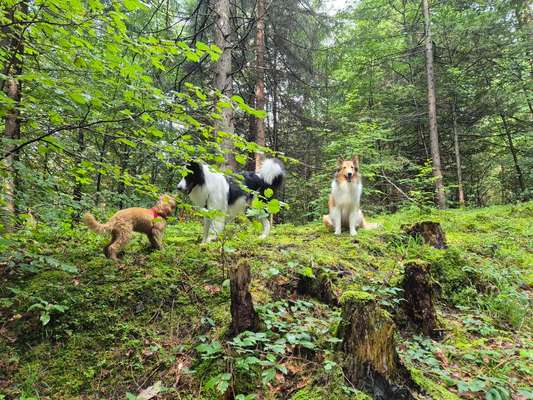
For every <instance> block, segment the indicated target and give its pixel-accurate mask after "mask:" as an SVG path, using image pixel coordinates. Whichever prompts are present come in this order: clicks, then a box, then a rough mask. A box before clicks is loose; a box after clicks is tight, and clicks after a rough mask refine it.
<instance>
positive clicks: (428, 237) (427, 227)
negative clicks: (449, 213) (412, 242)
mask: <svg viewBox="0 0 533 400" xmlns="http://www.w3.org/2000/svg"><path fill="white" fill-rule="evenodd" d="M402 229H403V230H404V231H405V233H406V234H408V235H409V236H412V237H420V238H422V240H423V241H424V243H427V244H429V245H430V246H433V247H435V248H436V249H446V248H448V245H447V244H446V235H445V234H444V231H443V230H442V228H441V226H440V224H439V223H438V222H433V221H422V222H417V223H416V224H413V225H411V226H408V225H402Z"/></svg>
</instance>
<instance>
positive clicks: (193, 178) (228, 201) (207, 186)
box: [178, 158, 285, 243]
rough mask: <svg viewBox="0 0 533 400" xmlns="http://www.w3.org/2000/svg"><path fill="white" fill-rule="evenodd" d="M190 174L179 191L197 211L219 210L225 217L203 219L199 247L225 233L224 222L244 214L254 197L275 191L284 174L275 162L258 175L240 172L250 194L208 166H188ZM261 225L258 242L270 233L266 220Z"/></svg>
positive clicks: (262, 220)
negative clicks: (205, 209) (270, 190)
mask: <svg viewBox="0 0 533 400" xmlns="http://www.w3.org/2000/svg"><path fill="white" fill-rule="evenodd" d="M187 169H188V170H189V171H190V172H189V174H187V175H186V176H184V177H183V178H182V180H181V181H180V183H178V189H179V190H180V191H182V192H185V193H187V195H188V196H189V198H190V199H191V201H192V203H193V204H194V205H195V206H196V207H201V208H207V209H208V210H218V211H220V212H222V213H223V214H224V215H220V216H215V217H213V218H212V219H211V218H207V217H205V218H204V232H203V238H202V243H207V242H210V241H211V240H213V239H216V237H217V235H219V234H220V233H221V232H222V230H223V229H224V225H225V222H226V218H227V219H228V220H232V219H233V218H235V217H236V216H237V215H239V214H241V213H244V211H245V210H246V208H247V206H248V205H249V203H250V200H251V199H252V198H253V196H254V194H260V195H263V194H264V192H265V190H266V189H269V188H270V189H272V190H274V191H275V190H276V189H277V188H279V187H280V186H281V184H282V182H283V178H284V176H285V171H284V168H283V164H282V163H281V161H279V160H278V159H274V158H270V159H266V160H265V161H264V162H263V164H262V165H261V168H260V169H259V171H258V172H250V171H247V172H242V173H241V175H242V176H243V177H244V180H243V184H244V185H245V186H246V187H247V188H248V189H249V190H250V192H248V191H246V190H244V189H243V188H242V187H241V186H240V185H239V183H238V182H235V181H234V180H233V179H232V178H229V177H226V176H224V175H223V174H221V173H219V172H214V171H212V170H211V169H210V168H209V167H208V166H207V165H205V164H200V163H197V162H190V163H189V164H187ZM260 221H261V223H262V224H263V232H262V234H261V239H264V238H266V237H267V236H268V234H269V233H270V221H269V219H268V216H265V217H260Z"/></svg>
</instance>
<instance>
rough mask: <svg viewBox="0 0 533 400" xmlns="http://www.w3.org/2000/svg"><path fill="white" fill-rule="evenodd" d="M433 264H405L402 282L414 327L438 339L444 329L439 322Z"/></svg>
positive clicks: (405, 306) (407, 313)
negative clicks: (432, 276)
mask: <svg viewBox="0 0 533 400" xmlns="http://www.w3.org/2000/svg"><path fill="white" fill-rule="evenodd" d="M430 268H431V265H430V264H427V263H423V262H417V261H413V262H411V263H409V264H407V265H406V266H405V273H404V278H403V282H402V287H403V291H404V299H405V303H404V309H405V314H406V315H407V317H408V318H409V321H410V322H411V324H412V325H413V326H414V328H415V329H416V330H417V331H418V332H421V333H423V334H424V335H426V336H430V337H432V338H435V339H438V338H440V337H441V336H442V331H441V330H440V329H439V326H438V323H437V316H436V313H435V306H434V299H433V297H434V291H433V284H432V282H431V274H430Z"/></svg>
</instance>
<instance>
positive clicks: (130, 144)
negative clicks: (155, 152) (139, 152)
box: [115, 138, 137, 148]
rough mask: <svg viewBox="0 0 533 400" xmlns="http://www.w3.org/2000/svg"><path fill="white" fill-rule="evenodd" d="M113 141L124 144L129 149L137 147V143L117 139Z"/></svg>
mask: <svg viewBox="0 0 533 400" xmlns="http://www.w3.org/2000/svg"><path fill="white" fill-rule="evenodd" d="M115 141H116V142H119V143H124V144H125V145H126V146H129V147H133V148H135V147H137V143H135V142H132V141H131V140H129V139H126V138H118V139H117V140H115Z"/></svg>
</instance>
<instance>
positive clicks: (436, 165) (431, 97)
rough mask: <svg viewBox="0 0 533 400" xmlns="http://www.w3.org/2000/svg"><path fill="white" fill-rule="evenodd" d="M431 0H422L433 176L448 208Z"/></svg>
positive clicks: (438, 196) (441, 200)
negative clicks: (438, 121) (430, 11)
mask: <svg viewBox="0 0 533 400" xmlns="http://www.w3.org/2000/svg"><path fill="white" fill-rule="evenodd" d="M428 2H429V0H422V3H423V8H424V22H425V31H426V70H427V81H428V117H429V137H430V147H431V159H432V161H433V176H434V177H435V189H436V201H437V206H438V207H439V208H440V209H444V208H446V194H445V193H444V183H443V179H442V169H441V163H440V150H439V133H438V131H437V104H436V97H435V81H434V78H433V42H432V38H431V22H430V18H429V4H428Z"/></svg>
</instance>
